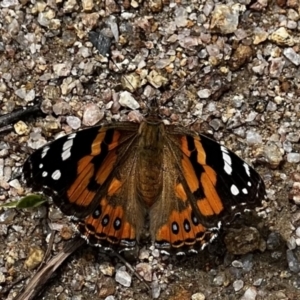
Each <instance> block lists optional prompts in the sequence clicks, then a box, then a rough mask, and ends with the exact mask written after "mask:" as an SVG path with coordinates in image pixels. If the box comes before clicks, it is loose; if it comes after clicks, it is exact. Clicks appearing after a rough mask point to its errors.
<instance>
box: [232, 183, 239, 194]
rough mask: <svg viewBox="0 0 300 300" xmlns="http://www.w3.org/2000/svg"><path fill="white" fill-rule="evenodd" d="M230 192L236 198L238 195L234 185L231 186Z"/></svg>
mask: <svg viewBox="0 0 300 300" xmlns="http://www.w3.org/2000/svg"><path fill="white" fill-rule="evenodd" d="M230 191H231V194H232V195H234V196H236V195H238V194H239V193H240V191H239V189H238V188H237V187H236V185H234V184H233V185H232V186H231V188H230Z"/></svg>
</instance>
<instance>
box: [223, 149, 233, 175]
mask: <svg viewBox="0 0 300 300" xmlns="http://www.w3.org/2000/svg"><path fill="white" fill-rule="evenodd" d="M221 151H222V157H223V160H224V171H225V172H226V173H227V174H228V175H231V174H232V167H231V165H232V160H231V157H230V155H229V153H228V150H227V149H226V148H225V147H224V146H221Z"/></svg>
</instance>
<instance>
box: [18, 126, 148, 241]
mask: <svg viewBox="0 0 300 300" xmlns="http://www.w3.org/2000/svg"><path fill="white" fill-rule="evenodd" d="M138 128H139V125H137V124H133V123H122V125H121V126H119V127H114V126H100V127H99V126H98V127H92V128H88V129H86V130H82V131H79V132H77V133H72V134H70V135H66V136H64V137H62V138H60V139H57V140H55V141H54V142H52V143H50V144H48V145H46V146H44V147H42V148H41V149H38V150H37V151H35V152H34V153H33V154H32V155H31V156H30V157H29V158H28V159H27V161H26V162H25V164H24V167H23V173H24V178H25V180H26V181H27V184H28V185H29V186H31V187H32V188H33V189H34V190H43V191H44V192H45V193H46V194H48V195H50V196H52V198H53V201H54V203H55V204H56V205H57V206H58V207H59V208H60V209H61V211H62V212H63V213H65V214H66V215H71V216H73V218H74V219H76V224H77V228H78V229H79V231H80V232H81V234H82V235H84V236H85V237H87V238H89V239H90V241H91V242H92V243H94V244H101V243H102V242H103V243H105V242H108V243H112V244H120V243H122V241H123V242H124V245H125V246H126V245H133V244H134V243H135V239H136V229H135V228H136V225H138V226H139V227H141V226H142V221H143V214H142V208H141V206H140V205H139V203H138V202H137V201H135V200H136V198H135V197H133V196H134V195H132V194H133V193H134V183H133V182H132V181H133V179H134V171H135V167H136V166H135V159H134V153H135V147H136V144H137V139H136V137H137V131H138ZM129 149H130V150H129ZM125 187H127V188H125ZM128 199H130V200H131V201H128ZM128 211H129V213H128ZM133 215H134V216H137V217H136V220H132V218H133V217H132V216H133ZM127 216H128V217H127ZM79 218H80V219H81V220H79ZM134 221H136V222H134ZM133 224H134V225H133Z"/></svg>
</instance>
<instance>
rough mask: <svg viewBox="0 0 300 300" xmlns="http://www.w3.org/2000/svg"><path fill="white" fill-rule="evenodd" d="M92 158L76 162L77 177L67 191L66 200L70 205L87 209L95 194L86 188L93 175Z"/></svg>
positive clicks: (87, 157)
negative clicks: (73, 204) (74, 204)
mask: <svg viewBox="0 0 300 300" xmlns="http://www.w3.org/2000/svg"><path fill="white" fill-rule="evenodd" d="M91 160H92V157H90V156H86V157H83V158H82V159H81V160H80V161H79V162H78V168H77V170H78V177H77V178H76V180H75V181H74V183H73V184H72V185H71V186H70V188H69V189H68V191H67V195H68V199H69V201H70V202H71V203H76V204H77V205H80V206H84V207H87V206H88V205H89V204H90V203H91V202H92V200H93V198H94V196H95V193H94V192H92V191H89V190H88V189H87V186H88V184H89V182H90V180H91V178H92V177H93V175H94V164H93V163H91Z"/></svg>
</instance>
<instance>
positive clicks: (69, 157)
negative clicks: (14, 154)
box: [23, 113, 265, 254]
mask: <svg viewBox="0 0 300 300" xmlns="http://www.w3.org/2000/svg"><path fill="white" fill-rule="evenodd" d="M23 174H24V178H25V180H26V182H27V184H28V185H29V186H30V187H32V188H33V189H34V190H42V191H43V192H44V193H46V194H48V195H50V196H51V197H52V198H53V201H54V203H55V204H56V205H57V206H58V207H59V208H60V210H61V211H62V212H63V213H64V214H66V215H68V216H71V220H72V222H73V223H74V224H75V226H76V228H77V230H78V231H79V232H80V234H81V236H82V237H84V238H85V239H86V240H87V241H88V242H89V243H90V244H93V245H96V246H101V247H103V248H104V249H112V248H114V249H118V250H120V251H121V250H124V249H125V250H130V249H134V248H135V247H137V245H138V243H139V241H140V238H141V235H142V234H143V231H144V230H145V227H146V230H147V232H148V233H149V234H150V237H151V240H152V241H153V243H154V245H155V247H157V248H158V249H160V250H161V251H164V252H166V253H170V252H176V253H177V254H182V253H185V252H186V251H196V250H198V249H202V248H204V246H205V245H207V244H208V243H209V242H210V241H212V240H213V239H214V238H215V237H216V235H217V228H218V224H220V222H221V221H222V220H224V219H226V218H228V217H229V216H232V215H233V214H234V213H236V211H237V209H238V210H239V209H240V210H242V209H244V208H254V207H256V206H259V205H260V204H261V201H262V199H263V198H264V197H265V185H264V182H263V180H262V179H261V177H260V176H259V174H258V173H257V172H256V171H255V170H254V169H253V168H252V167H251V166H249V165H248V164H247V163H246V162H244V161H243V160H242V159H241V158H239V157H238V156H237V155H236V154H234V153H233V152H232V151H230V150H229V149H227V148H226V147H224V146H222V145H221V144H219V143H217V142H216V141H214V140H212V139H210V138H208V137H206V136H205V135H202V134H198V133H196V132H193V131H190V130H188V129H187V128H185V127H182V126H176V125H165V124H164V123H163V121H162V120H161V118H160V117H159V116H158V114H157V113H156V114H155V113H150V114H149V115H148V116H147V117H145V119H144V120H143V121H142V122H141V123H140V124H137V123H132V122H122V123H115V124H109V125H102V126H95V127H91V128H88V129H84V130H82V131H79V132H76V133H71V134H69V135H66V136H63V137H61V138H59V139H57V140H55V141H53V142H51V143H50V144H48V145H46V146H44V147H42V148H40V149H38V150H37V151H35V152H34V153H33V154H32V155H31V156H29V158H28V159H27V161H26V162H25V164H24V167H23Z"/></svg>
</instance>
